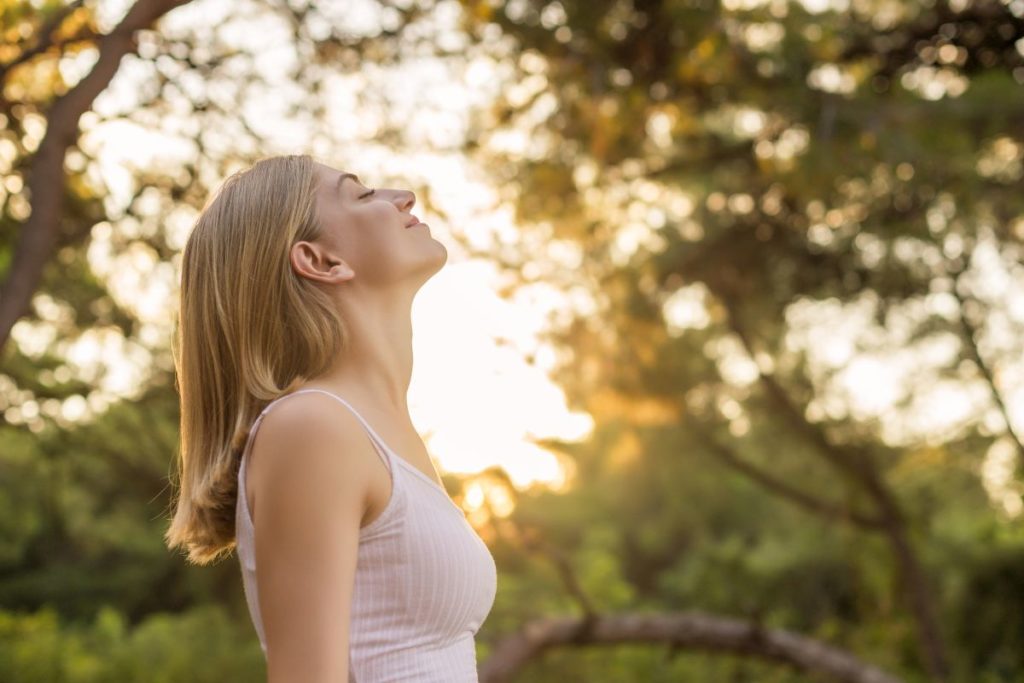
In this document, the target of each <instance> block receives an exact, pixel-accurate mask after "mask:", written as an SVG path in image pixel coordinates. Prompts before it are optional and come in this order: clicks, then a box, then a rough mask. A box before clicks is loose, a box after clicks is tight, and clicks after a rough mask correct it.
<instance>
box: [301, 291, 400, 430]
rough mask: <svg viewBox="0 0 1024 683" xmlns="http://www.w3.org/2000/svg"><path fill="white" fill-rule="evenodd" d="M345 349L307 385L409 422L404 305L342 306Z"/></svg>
mask: <svg viewBox="0 0 1024 683" xmlns="http://www.w3.org/2000/svg"><path fill="white" fill-rule="evenodd" d="M341 313H342V319H343V320H344V321H345V324H346V326H347V331H348V334H349V348H348V349H346V350H345V351H344V352H343V353H342V355H341V357H339V358H338V359H337V360H336V361H335V362H334V363H333V364H332V365H331V367H330V368H329V369H328V370H327V371H326V372H324V373H322V374H320V375H318V376H317V377H313V378H311V381H310V382H309V385H310V386H320V387H322V388H324V389H337V391H338V393H339V394H342V398H347V397H349V396H352V397H354V398H355V399H356V400H358V401H360V403H361V404H362V405H371V406H377V407H379V408H380V409H381V410H384V411H387V412H389V413H396V414H397V415H398V416H399V417H401V418H402V419H406V420H407V419H408V415H409V405H408V393H409V382H410V380H411V378H412V316H411V308H410V306H408V305H401V306H394V305H392V306H391V307H390V308H389V307H384V306H379V305H374V306H372V307H371V306H367V305H365V300H364V305H362V306H359V307H354V306H349V307H344V306H343V308H342V311H341Z"/></svg>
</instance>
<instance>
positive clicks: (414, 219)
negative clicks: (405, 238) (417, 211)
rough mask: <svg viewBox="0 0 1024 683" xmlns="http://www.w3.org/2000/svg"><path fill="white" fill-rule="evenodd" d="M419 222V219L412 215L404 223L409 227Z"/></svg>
mask: <svg viewBox="0 0 1024 683" xmlns="http://www.w3.org/2000/svg"><path fill="white" fill-rule="evenodd" d="M419 223H420V219H419V218H416V216H413V217H412V220H410V221H409V222H408V223H406V224H405V227H407V228H411V227H412V226H414V225H419Z"/></svg>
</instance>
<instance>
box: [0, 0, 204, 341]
mask: <svg viewBox="0 0 1024 683" xmlns="http://www.w3.org/2000/svg"><path fill="white" fill-rule="evenodd" d="M187 2H188V0H138V1H137V2H136V3H135V4H134V5H132V7H131V9H129V10H128V13H127V14H126V15H125V16H124V18H123V19H122V20H121V23H119V24H118V25H117V26H116V27H115V28H114V29H113V30H111V32H110V33H108V34H106V35H104V36H103V37H102V38H100V39H99V41H98V47H99V57H98V59H97V61H96V64H95V65H94V66H93V69H92V71H90V72H89V74H88V75H87V76H85V77H84V78H83V79H82V80H80V81H79V82H78V83H77V84H76V85H75V86H74V87H73V88H71V89H70V90H69V91H68V92H67V93H65V94H64V95H63V96H61V97H59V98H58V99H57V100H56V101H55V102H54V104H53V106H52V107H51V108H50V111H49V113H48V115H47V125H46V133H45V134H44V135H43V139H42V141H41V142H40V144H39V149H38V151H37V152H36V155H35V157H34V158H33V160H32V163H31V164H30V165H29V168H28V173H27V175H28V183H27V188H26V190H27V195H28V198H29V201H30V202H31V207H32V208H31V215H30V216H29V218H28V219H27V220H26V221H25V223H24V224H23V225H22V226H21V230H20V231H19V233H18V243H17V245H16V246H15V249H14V255H13V258H12V261H11V267H10V271H9V272H8V274H7V278H6V281H5V282H4V283H3V286H2V288H0V351H2V349H3V347H4V345H5V344H6V343H7V340H8V339H9V338H10V335H11V328H12V327H13V326H14V323H15V322H17V321H18V319H19V318H21V317H22V316H24V315H26V314H27V313H28V312H29V310H30V305H31V301H32V295H33V294H34V293H35V290H36V288H37V287H38V286H39V281H40V279H41V278H42V272H43V268H44V267H45V266H46V263H47V261H48V260H49V259H50V256H51V253H52V251H53V248H54V245H55V243H56V240H57V231H58V227H59V225H60V217H61V210H62V208H63V206H62V204H63V203H62V199H63V197H64V190H65V184H66V178H65V175H64V155H65V153H66V152H67V148H68V147H70V146H71V145H72V144H74V142H75V137H76V134H77V132H78V120H79V118H80V117H81V116H82V114H84V113H85V112H86V111H87V110H88V109H89V108H90V107H91V106H92V103H93V100H95V99H96V97H97V96H98V95H99V94H100V93H101V92H102V91H103V90H104V89H105V88H106V87H107V85H108V84H109V83H110V81H111V79H113V77H114V74H116V73H117V70H118V67H119V66H120V63H121V59H122V58H123V57H124V56H125V55H126V54H128V53H129V52H133V51H134V50H135V32H136V31H138V30H139V29H143V28H147V27H149V26H151V25H152V24H153V23H154V22H155V21H156V20H157V19H159V18H160V17H161V16H163V15H164V14H166V13H167V12H169V11H171V10H172V9H174V8H176V7H178V6H180V5H184V4H187Z"/></svg>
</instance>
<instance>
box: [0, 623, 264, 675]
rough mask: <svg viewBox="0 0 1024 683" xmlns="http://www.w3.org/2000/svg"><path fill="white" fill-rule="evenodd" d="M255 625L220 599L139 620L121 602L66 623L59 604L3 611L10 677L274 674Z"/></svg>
mask: <svg viewBox="0 0 1024 683" xmlns="http://www.w3.org/2000/svg"><path fill="white" fill-rule="evenodd" d="M265 669H266V667H265V664H264V660H263V652H262V651H261V650H260V646H259V642H258V641H257V640H256V639H255V635H254V633H253V631H252V628H251V626H250V625H249V624H248V623H247V622H241V621H239V620H238V619H236V618H235V617H233V616H230V615H229V614H228V613H227V612H226V611H225V609H224V608H223V607H221V606H219V605H203V606H199V607H195V608H192V609H189V610H186V611H184V612H182V613H180V614H166V613H154V614H151V615H150V616H148V617H147V618H146V619H145V620H144V621H143V622H142V623H140V624H138V625H136V626H134V627H131V626H129V624H128V623H127V622H126V620H125V618H124V616H122V614H121V613H120V612H119V611H118V610H117V609H116V608H113V607H110V606H105V607H103V608H101V609H100V610H99V611H98V612H97V613H96V615H95V618H94V619H93V620H92V621H91V622H90V623H84V624H69V623H63V622H62V621H61V620H60V618H59V615H58V612H57V610H55V609H53V608H52V607H47V608H43V609H40V610H39V611H37V612H34V613H27V614H21V613H16V612H7V611H5V612H0V680H3V681H6V682H7V683H101V682H102V683H109V682H114V681H118V682H120V681H124V682H125V683H127V682H128V681H131V682H132V683H180V682H181V681H190V682H193V681H194V682H195V683H204V682H207V683H222V682H223V681H256V680H260V679H261V678H265V677H266V673H265Z"/></svg>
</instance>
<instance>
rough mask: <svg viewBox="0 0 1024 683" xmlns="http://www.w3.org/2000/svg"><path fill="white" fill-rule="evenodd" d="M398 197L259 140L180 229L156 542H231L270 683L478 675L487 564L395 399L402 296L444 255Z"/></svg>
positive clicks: (487, 601)
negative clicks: (256, 157)
mask: <svg viewBox="0 0 1024 683" xmlns="http://www.w3.org/2000/svg"><path fill="white" fill-rule="evenodd" d="M414 204H415V196H414V195H413V193H412V192H409V191H408V190H394V189H383V188H371V187H367V186H366V185H364V183H363V182H362V181H361V180H360V179H359V178H358V177H356V176H355V175H353V174H351V173H347V172H344V171H341V170H338V169H335V168H332V167H330V166H327V165H324V164H321V163H319V162H317V161H315V160H314V159H313V158H311V157H309V156H306V155H293V156H282V157H270V158H266V159H262V160H260V161H258V162H257V163H256V164H255V165H253V166H252V167H251V168H248V169H246V170H244V171H240V172H238V173H236V174H234V175H233V176H231V177H229V178H228V179H227V180H226V181H225V182H224V184H223V185H222V187H221V188H219V190H218V191H217V192H216V193H215V195H214V196H213V197H212V198H211V199H210V200H209V201H208V203H207V205H206V206H205V207H204V209H203V211H202V213H201V215H200V217H199V219H198V220H197V222H196V225H195V228H194V230H193V232H192V234H191V235H190V237H189V239H188V242H187V244H186V246H185V250H184V254H183V261H182V277H181V309H180V317H179V323H178V333H177V335H176V338H175V349H174V359H175V366H176V370H177V389H178V391H179V394H180V399H181V452H180V458H179V462H178V477H177V478H178V482H177V486H178V490H177V495H176V499H175V505H176V508H175V511H174V516H173V519H172V520H171V524H170V527H169V529H168V531H167V534H166V541H167V544H168V546H169V547H171V548H179V547H180V548H183V549H186V550H187V552H188V559H189V560H190V561H191V562H193V563H196V564H207V563H209V562H211V561H213V560H215V559H216V558H218V557H219V556H221V555H222V554H224V553H228V552H230V551H231V550H232V549H237V554H238V558H239V562H240V566H241V573H242V579H243V586H244V590H245V596H246V600H247V602H248V605H249V612H250V615H251V617H252V621H253V625H254V627H255V630H256V633H257V635H258V637H259V640H260V645H261V646H262V648H263V651H264V653H265V655H266V659H267V675H268V681H269V682H270V683H344V682H345V681H349V682H351V681H356V682H358V683H371V682H372V683H383V682H386V681H423V682H429V681H436V682H438V683H440V682H442V681H443V682H445V683H459V682H469V681H477V669H476V651H475V641H474V636H475V634H476V632H477V631H478V630H479V628H480V626H481V624H482V623H483V621H484V619H485V618H486V617H487V615H488V613H489V612H490V609H491V606H492V604H493V601H494V596H495V588H496V571H495V565H494V560H493V557H492V556H491V554H490V552H489V550H488V548H487V546H486V545H484V543H483V541H482V540H481V539H480V537H479V536H478V535H477V534H476V533H475V531H474V530H473V528H472V527H471V526H470V524H469V523H468V521H467V520H466V518H465V515H464V513H463V512H462V510H461V509H460V508H459V507H458V506H457V505H456V504H455V502H454V501H452V499H451V498H450V497H449V496H448V494H447V493H446V492H445V489H444V487H443V485H442V484H441V482H440V480H439V478H438V476H437V473H436V471H435V470H434V467H433V465H432V462H431V458H430V456H429V454H428V453H427V451H426V449H425V447H424V444H423V442H422V440H421V439H420V437H419V435H418V434H417V432H416V429H415V428H414V426H413V423H412V421H411V420H410V416H409V410H408V405H407V402H406V393H407V390H408V387H409V380H410V376H411V373H412V363H413V357H412V324H411V305H412V301H413V298H414V296H415V295H416V292H417V290H418V289H419V288H420V286H421V285H422V284H423V283H424V282H426V281H427V279H429V278H430V277H431V276H432V275H433V274H434V273H436V272H438V271H439V270H440V269H441V268H442V266H443V265H444V264H445V262H446V260H447V251H446V249H445V247H444V246H443V245H442V244H441V243H440V242H438V241H437V240H435V239H434V238H433V237H432V236H431V233H430V228H429V227H428V226H427V225H426V224H424V223H422V222H420V221H419V220H418V219H417V217H416V216H415V215H414V214H412V213H411V209H412V208H413V205H414Z"/></svg>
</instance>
